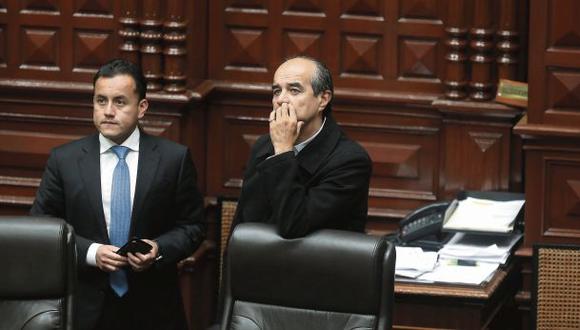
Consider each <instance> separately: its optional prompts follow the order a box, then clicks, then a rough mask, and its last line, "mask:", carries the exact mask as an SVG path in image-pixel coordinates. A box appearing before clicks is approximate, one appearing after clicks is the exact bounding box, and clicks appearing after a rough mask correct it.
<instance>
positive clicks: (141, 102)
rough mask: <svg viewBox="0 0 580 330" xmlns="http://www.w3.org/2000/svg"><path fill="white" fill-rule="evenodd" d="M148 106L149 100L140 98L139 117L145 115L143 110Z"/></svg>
mask: <svg viewBox="0 0 580 330" xmlns="http://www.w3.org/2000/svg"><path fill="white" fill-rule="evenodd" d="M148 108H149V101H147V99H142V100H141V101H139V116H138V118H139V119H141V118H143V116H145V112H146V111H147V109H148Z"/></svg>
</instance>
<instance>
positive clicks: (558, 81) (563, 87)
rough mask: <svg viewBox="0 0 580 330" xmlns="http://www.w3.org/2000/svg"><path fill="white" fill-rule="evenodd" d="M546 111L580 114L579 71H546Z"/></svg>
mask: <svg viewBox="0 0 580 330" xmlns="http://www.w3.org/2000/svg"><path fill="white" fill-rule="evenodd" d="M547 101H548V109H552V110H558V111H567V112H573V113H576V114H580V108H579V107H580V71H578V70H563V69H562V70H556V69H552V70H550V69H549V70H548V93H547Z"/></svg>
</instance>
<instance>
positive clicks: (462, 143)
mask: <svg viewBox="0 0 580 330" xmlns="http://www.w3.org/2000/svg"><path fill="white" fill-rule="evenodd" d="M445 146H446V150H445V165H444V166H445V168H444V171H445V173H446V174H445V176H446V177H445V179H446V182H445V191H446V192H448V193H450V194H454V193H456V192H457V191H460V190H508V188H509V180H508V175H509V166H510V155H509V150H510V149H509V148H510V128H509V127H505V128H502V127H493V126H489V127H486V126H479V125H471V124H468V123H460V122H458V123H449V124H448V125H446V131H445Z"/></svg>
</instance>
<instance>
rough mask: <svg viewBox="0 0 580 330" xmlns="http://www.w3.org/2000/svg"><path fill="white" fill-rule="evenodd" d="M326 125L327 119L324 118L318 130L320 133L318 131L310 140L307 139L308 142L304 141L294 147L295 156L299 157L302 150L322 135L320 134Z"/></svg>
mask: <svg viewBox="0 0 580 330" xmlns="http://www.w3.org/2000/svg"><path fill="white" fill-rule="evenodd" d="M324 123H326V117H324V120H323V121H322V125H320V128H319V129H318V131H316V133H314V135H312V136H311V137H309V138H308V139H306V140H304V141H302V142H300V143H299V144H297V145H295V146H294V154H295V155H297V154H298V153H299V152H300V151H302V149H304V148H306V146H307V145H308V143H310V142H312V140H314V138H315V137H316V136H317V135H318V134H320V132H321V131H322V128H323V127H324Z"/></svg>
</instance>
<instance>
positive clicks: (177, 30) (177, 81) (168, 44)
mask: <svg viewBox="0 0 580 330" xmlns="http://www.w3.org/2000/svg"><path fill="white" fill-rule="evenodd" d="M184 3H185V2H184V1H181V0H169V1H167V15H166V17H167V18H166V20H165V24H163V27H164V33H163V41H164V43H165V47H164V48H163V60H164V72H163V80H164V81H165V83H164V86H163V89H164V90H165V91H166V92H170V93H180V92H183V91H184V90H185V83H186V80H187V77H186V75H185V63H186V55H187V49H186V47H185V42H186V30H187V21H186V20H185V18H184V13H185V10H184Z"/></svg>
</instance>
